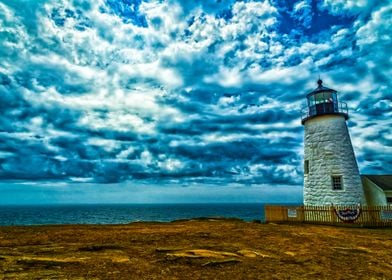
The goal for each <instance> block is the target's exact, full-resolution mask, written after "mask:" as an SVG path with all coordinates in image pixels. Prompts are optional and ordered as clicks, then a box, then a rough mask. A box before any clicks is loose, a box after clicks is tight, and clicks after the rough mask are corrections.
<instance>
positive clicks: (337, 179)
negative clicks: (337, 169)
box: [332, 176, 343, 190]
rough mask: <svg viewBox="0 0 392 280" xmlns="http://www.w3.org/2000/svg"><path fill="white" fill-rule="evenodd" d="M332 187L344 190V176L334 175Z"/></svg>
mask: <svg viewBox="0 0 392 280" xmlns="http://www.w3.org/2000/svg"><path fill="white" fill-rule="evenodd" d="M332 189H333V190H342V189H343V184H342V176H332Z"/></svg>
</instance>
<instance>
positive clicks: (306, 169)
mask: <svg viewBox="0 0 392 280" xmlns="http://www.w3.org/2000/svg"><path fill="white" fill-rule="evenodd" d="M304 173H305V174H309V161H308V160H305V162H304Z"/></svg>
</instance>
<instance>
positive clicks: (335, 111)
mask: <svg viewBox="0 0 392 280" xmlns="http://www.w3.org/2000/svg"><path fill="white" fill-rule="evenodd" d="M317 84H318V87H317V88H316V89H315V90H313V91H312V92H310V93H308V94H307V95H306V99H307V107H306V108H305V109H304V110H303V111H302V118H301V121H302V124H304V123H305V122H306V121H307V120H309V119H312V118H314V117H317V116H321V115H331V114H332V115H342V116H344V118H345V119H346V120H347V119H348V110H347V104H346V103H345V102H341V101H338V94H337V91H336V90H334V89H330V88H327V87H324V86H323V81H322V80H321V79H319V80H318V81H317Z"/></svg>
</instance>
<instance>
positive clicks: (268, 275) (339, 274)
mask: <svg viewBox="0 0 392 280" xmlns="http://www.w3.org/2000/svg"><path fill="white" fill-rule="evenodd" d="M0 279H392V229H363V228H360V229H358V228H344V227H329V226H316V225H276V224H260V223H246V222H243V221H240V220H234V219H199V220H189V221H176V222H172V223H132V224H129V225H70V226H28V227H0Z"/></svg>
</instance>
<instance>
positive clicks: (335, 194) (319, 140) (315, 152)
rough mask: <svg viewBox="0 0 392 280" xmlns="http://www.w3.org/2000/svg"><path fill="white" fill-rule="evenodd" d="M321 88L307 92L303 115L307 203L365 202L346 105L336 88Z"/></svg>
mask: <svg viewBox="0 0 392 280" xmlns="http://www.w3.org/2000/svg"><path fill="white" fill-rule="evenodd" d="M317 84H318V87H317V88H316V89H315V90H313V91H312V92H310V93H309V94H307V96H306V99H307V108H306V109H305V111H304V112H303V115H302V124H303V125H304V127H305V138H304V142H305V143H304V146H305V147H304V148H305V154H304V205H331V204H334V205H354V204H358V203H360V204H362V205H363V204H365V203H366V202H365V197H364V192H363V188H362V183H361V178H360V176H359V170H358V165H357V161H356V159H355V155H354V150H353V147H352V145H351V140H350V135H349V132H348V129H347V125H346V120H347V119H348V110H347V104H346V103H344V102H341V101H338V95H337V91H335V90H333V89H330V88H327V87H324V86H323V82H322V80H320V79H319V80H318V81H317Z"/></svg>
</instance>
